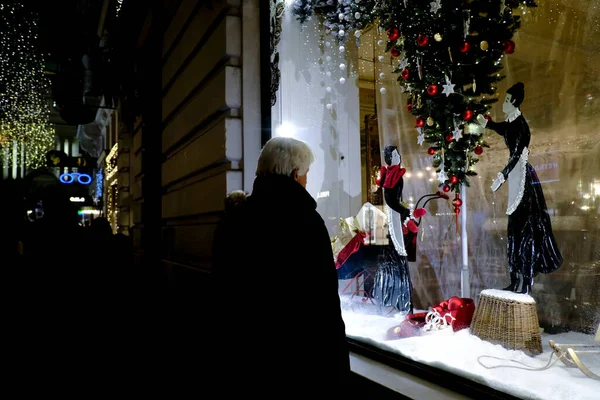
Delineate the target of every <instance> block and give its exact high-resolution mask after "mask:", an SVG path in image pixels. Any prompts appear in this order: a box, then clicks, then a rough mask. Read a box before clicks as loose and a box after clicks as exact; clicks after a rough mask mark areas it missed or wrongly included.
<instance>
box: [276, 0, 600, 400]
mask: <svg viewBox="0 0 600 400" xmlns="http://www.w3.org/2000/svg"><path fill="white" fill-rule="evenodd" d="M287 3H288V5H287V7H286V9H285V13H284V15H283V17H282V18H283V20H282V35H281V41H280V43H279V45H278V50H279V54H280V60H281V61H280V70H281V82H280V88H279V91H278V93H277V99H276V102H275V105H274V107H273V110H272V115H273V121H272V125H273V131H274V134H275V135H289V136H294V137H297V138H299V139H302V140H305V141H307V142H308V143H309V144H310V145H311V147H312V148H313V149H316V153H317V154H316V158H317V161H316V162H315V165H314V168H312V169H311V172H312V173H313V177H314V178H311V179H314V180H313V181H312V182H309V185H308V186H307V190H308V191H309V192H310V193H311V194H312V195H313V197H314V198H315V199H316V200H317V204H318V207H317V210H318V211H319V213H320V214H321V215H322V217H323V218H324V220H325V221H326V223H327V227H328V229H329V234H330V237H331V238H332V246H333V248H334V254H335V256H334V257H335V259H336V267H337V268H338V269H337V271H338V279H339V293H340V299H341V303H342V306H343V317H344V321H345V324H346V334H347V336H348V337H349V338H351V339H353V340H357V341H360V342H363V343H366V344H369V345H372V346H376V347H378V348H380V349H383V350H385V351H388V352H390V353H393V354H398V355H401V356H403V357H405V358H408V359H410V360H413V361H416V362H419V363H423V364H427V365H429V366H434V367H436V368H439V369H442V370H445V371H447V372H451V373H453V374H456V375H458V376H461V377H463V378H468V379H470V380H472V381H475V382H477V383H480V384H484V385H486V386H489V387H491V388H493V389H496V390H500V391H502V392H505V393H508V394H511V395H514V396H517V397H523V398H536V399H545V398H553V399H556V398H558V399H562V398H569V399H570V398H577V399H592V398H595V397H596V393H597V390H598V389H599V388H600V387H599V383H598V382H597V381H596V380H595V378H594V376H597V375H599V374H600V348H599V346H598V342H597V341H595V339H596V338H595V335H596V331H597V329H598V324H599V323H600V222H599V221H600V175H599V173H598V171H600V131H598V130H597V126H598V122H599V121H600V78H598V76H600V75H599V74H598V73H599V72H600V52H599V51H597V50H600V49H599V48H598V45H597V43H596V41H595V40H593V39H592V38H593V36H594V35H597V34H600V26H597V24H596V23H595V22H594V21H595V18H598V17H600V10H598V11H597V12H596V11H595V10H594V11H591V10H590V9H589V8H587V7H584V6H583V5H582V4H571V3H570V2H565V1H559V2H557V3H556V4H552V5H551V4H546V3H544V4H540V5H539V6H538V7H535V4H534V2H533V1H530V0H528V1H520V2H517V1H509V0H506V1H502V0H497V1H489V2H473V1H450V0H439V1H431V2H429V1H427V2H416V1H414V0H407V1H397V2H374V1H370V0H361V1H358V0H334V1H325V0H323V1H321V0H313V1H304V0H297V1H293V2H287ZM525 88H526V89H527V92H526V97H525ZM504 93H508V96H506V97H505V96H504ZM501 96H502V97H501ZM499 100H501V101H499ZM503 111H504V112H503ZM521 111H522V114H521ZM505 116H506V117H508V120H507V121H505V122H495V121H504V120H505ZM494 131H496V132H497V133H499V134H497V133H496V132H494ZM507 160H509V161H508V165H507ZM498 171H502V172H501V173H500V174H499V173H498ZM504 183H506V185H503V184H504ZM501 186H506V188H503V187H501ZM491 187H493V190H491ZM542 188H543V191H542ZM505 190H506V192H504V191H505ZM432 200H437V201H432ZM340 221H342V222H341V223H340ZM373 232H377V233H375V234H374V233H373ZM375 236H376V237H377V239H376V240H372V238H373V237H375ZM507 271H508V273H507ZM540 272H542V273H541V274H539V273H540ZM509 277H510V285H509V286H508V287H507V284H508V279H507V278H509ZM534 278H535V282H534ZM534 283H535V285H534V286H532V285H533V284H534ZM499 288H504V289H503V290H500V289H499ZM557 349H558V350H557ZM569 349H570V350H569ZM571 353H573V354H574V355H573V354H571ZM516 366H518V368H521V369H520V370H519V371H518V373H516V372H517V371H515V370H514V369H515V367H516ZM588 372H589V373H588Z"/></svg>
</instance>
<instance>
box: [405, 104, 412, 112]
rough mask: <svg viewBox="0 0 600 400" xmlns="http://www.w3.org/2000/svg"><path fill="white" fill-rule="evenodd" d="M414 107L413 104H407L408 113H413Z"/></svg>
mask: <svg viewBox="0 0 600 400" xmlns="http://www.w3.org/2000/svg"><path fill="white" fill-rule="evenodd" d="M412 107H413V106H412V104H410V103H409V104H407V105H406V111H408V112H411V111H412Z"/></svg>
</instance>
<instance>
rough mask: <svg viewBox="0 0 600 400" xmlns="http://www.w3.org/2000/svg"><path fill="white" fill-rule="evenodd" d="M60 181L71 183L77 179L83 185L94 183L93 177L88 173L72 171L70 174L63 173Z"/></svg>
mask: <svg viewBox="0 0 600 400" xmlns="http://www.w3.org/2000/svg"><path fill="white" fill-rule="evenodd" d="M58 179H60V181H61V182H62V183H66V184H71V183H73V182H75V181H77V182H78V183H81V184H82V185H89V184H90V183H92V177H91V176H89V175H88V174H80V173H79V172H71V173H68V174H62V175H61V176H60V178H58Z"/></svg>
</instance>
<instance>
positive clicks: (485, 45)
mask: <svg viewBox="0 0 600 400" xmlns="http://www.w3.org/2000/svg"><path fill="white" fill-rule="evenodd" d="M479 47H480V48H481V50H483V51H486V50H487V49H488V47H489V45H488V42H486V41H485V40H482V41H481V43H479Z"/></svg>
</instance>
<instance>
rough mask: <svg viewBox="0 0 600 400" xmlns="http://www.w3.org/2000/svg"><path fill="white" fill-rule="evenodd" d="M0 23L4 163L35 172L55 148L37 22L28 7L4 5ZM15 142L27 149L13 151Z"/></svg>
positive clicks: (0, 141) (0, 129)
mask: <svg viewBox="0 0 600 400" xmlns="http://www.w3.org/2000/svg"><path fill="white" fill-rule="evenodd" d="M0 24H1V30H2V32H3V34H2V35H0V71H1V72H0V87H1V88H2V90H1V91H0V150H2V151H0V159H1V161H2V163H3V165H4V166H5V167H9V166H21V165H24V166H25V167H27V168H32V169H34V168H38V167H40V166H42V165H43V164H44V163H45V155H46V152H47V151H48V150H50V149H51V148H52V147H53V145H54V128H53V126H52V124H51V123H50V103H49V101H48V99H49V98H50V82H49V80H48V78H47V77H46V76H45V74H44V59H43V56H42V54H41V52H39V51H38V49H37V48H36V40H37V23H36V18H35V16H34V15H33V14H32V13H31V12H29V11H27V9H26V8H25V7H24V5H23V4H19V3H16V4H12V3H11V4H0ZM15 144H16V145H17V146H16V147H17V148H20V149H22V150H21V151H18V152H13V151H11V150H12V149H13V148H14V147H15Z"/></svg>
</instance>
